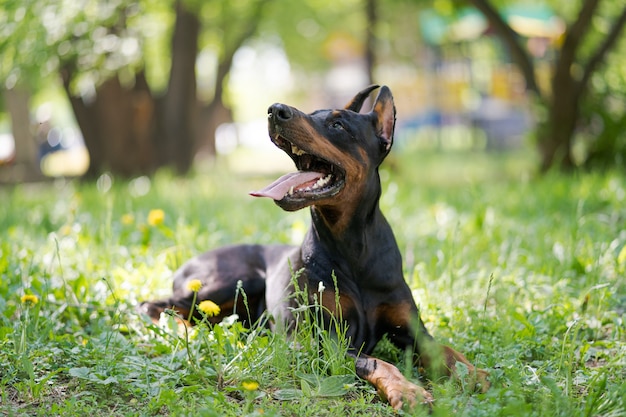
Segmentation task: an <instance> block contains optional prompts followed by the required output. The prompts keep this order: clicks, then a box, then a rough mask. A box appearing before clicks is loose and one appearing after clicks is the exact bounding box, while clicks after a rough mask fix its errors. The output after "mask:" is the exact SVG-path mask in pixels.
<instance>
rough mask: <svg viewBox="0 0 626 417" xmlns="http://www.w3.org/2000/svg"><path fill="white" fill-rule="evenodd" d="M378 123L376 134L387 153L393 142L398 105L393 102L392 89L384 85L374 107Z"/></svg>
mask: <svg viewBox="0 0 626 417" xmlns="http://www.w3.org/2000/svg"><path fill="white" fill-rule="evenodd" d="M372 114H373V115H374V121H375V123H376V134H377V135H378V138H379V139H380V141H381V147H382V150H383V152H384V153H385V154H387V153H388V152H389V150H390V149H391V145H392V143H393V130H394V128H395V125H396V106H395V105H394V104H393V96H392V95H391V90H389V88H388V87H387V86H386V85H384V86H382V88H381V89H380V92H379V93H378V97H376V101H375V102H374V108H373V109H372Z"/></svg>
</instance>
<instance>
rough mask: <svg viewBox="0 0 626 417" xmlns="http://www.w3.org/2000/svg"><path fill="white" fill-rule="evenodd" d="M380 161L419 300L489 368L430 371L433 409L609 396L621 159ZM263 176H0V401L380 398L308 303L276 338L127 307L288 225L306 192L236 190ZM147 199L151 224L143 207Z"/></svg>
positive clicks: (551, 407) (163, 403)
mask: <svg viewBox="0 0 626 417" xmlns="http://www.w3.org/2000/svg"><path fill="white" fill-rule="evenodd" d="M389 162H390V163H388V164H387V165H386V168H385V169H384V170H383V171H382V177H383V182H384V187H385V192H384V195H383V198H382V201H381V204H382V207H383V210H384V212H385V213H386V214H387V217H388V219H389V221H390V223H391V224H392V226H393V227H394V230H395V231H396V237H397V240H398V243H399V245H400V248H401V251H402V253H403V255H404V261H405V265H404V267H405V275H406V279H407V281H408V282H409V284H410V285H411V287H412V288H414V289H415V292H414V294H415V299H416V301H417V303H418V305H419V306H420V307H421V310H422V315H423V319H424V321H425V322H426V325H427V326H428V328H429V329H430V330H431V331H432V333H433V334H434V335H435V336H436V337H437V338H438V339H439V340H440V341H442V342H445V343H448V344H450V345H452V346H454V347H455V348H457V349H458V350H460V351H462V352H464V353H465V354H466V355H467V356H468V358H470V360H472V361H473V362H474V363H476V364H477V365H479V366H480V367H483V368H486V369H488V370H489V371H490V372H491V380H492V383H493V386H492V388H491V389H490V390H489V391H488V392H487V393H485V394H477V393H474V392H472V391H471V390H469V389H467V388H466V387H465V386H464V384H463V382H462V381H448V380H442V381H433V382H432V383H430V384H429V389H431V390H432V391H433V394H434V396H435V398H436V402H435V408H434V413H433V415H435V416H448V415H461V416H564V417H571V416H623V415H625V414H626V329H625V326H626V325H625V321H626V279H624V277H625V276H626V249H624V248H625V247H626V180H625V179H624V176H623V173H618V172H614V173H608V174H603V175H600V174H578V175H575V176H573V177H564V176H561V175H557V174H551V175H548V176H546V177H543V178H535V177H534V176H533V175H532V173H531V171H530V170H529V169H528V166H530V164H531V163H532V161H529V158H521V159H520V157H519V156H518V155H506V154H494V155H488V154H482V153H475V154H474V153H458V154H436V153H419V152H417V151H415V150H410V149H406V150H405V152H403V153H402V152H399V151H397V152H396V153H395V156H394V158H393V160H391V161H389ZM271 179H272V178H269V177H266V178H255V177H251V176H249V175H247V176H243V175H232V174H230V173H229V172H227V170H226V169H225V168H224V166H222V164H218V165H217V166H216V167H214V168H213V169H210V170H208V172H202V173H197V174H195V175H194V176H192V177H190V178H185V179H181V178H175V177H172V176H170V175H168V174H167V173H160V174H159V175H157V176H156V178H154V179H153V180H151V181H149V182H147V181H146V180H145V179H140V180H135V181H133V182H130V183H128V182H122V181H113V183H112V184H109V182H108V181H107V180H106V178H102V179H101V180H100V181H99V182H98V184H96V183H86V184H83V183H79V182H75V181H58V182H55V183H52V184H35V185H20V186H17V187H15V188H4V189H0V201H2V204H0V235H1V236H2V237H1V238H0V279H1V281H0V364H1V367H0V391H1V394H0V395H1V396H0V414H1V415H7V416H13V415H29V416H32V415H39V416H50V415H81V416H83V415H91V416H109V415H119V416H126V415H142V416H143V415H176V416H179V415H203V416H205V415H206V416H211V415H215V416H222V415H233V416H238V415H246V414H248V415H261V414H263V415H281V416H325V415H328V416H336V415H340V416H344V415H346V416H350V415H354V416H363V415H367V416H370V415H371V416H386V415H397V414H396V413H394V412H393V410H391V409H390V407H389V406H387V405H386V404H385V403H384V402H382V401H380V400H379V399H378V397H377V396H376V393H375V392H374V390H373V388H372V387H370V386H369V385H367V384H366V383H363V382H362V381H360V380H358V379H357V378H356V377H355V376H354V373H353V372H354V371H353V365H352V364H351V363H350V361H348V360H346V359H345V357H344V355H343V354H342V352H343V351H344V350H345V346H343V345H342V344H341V343H339V344H337V343H336V342H334V341H333V340H332V339H329V338H326V337H316V336H315V335H316V334H317V333H318V331H319V328H318V326H317V325H316V321H315V320H314V317H312V316H308V317H305V319H303V321H302V326H301V327H300V328H299V329H298V332H297V334H296V335H295V336H294V338H293V339H287V338H285V337H284V336H283V335H280V334H272V333H271V332H268V331H265V330H263V329H261V328H256V329H252V330H246V329H243V328H241V326H239V325H238V324H236V323H230V322H226V323H222V324H221V325H218V326H214V327H213V328H209V327H202V326H200V327H196V328H194V329H192V330H190V332H189V333H188V334H185V333H184V332H180V331H179V329H178V328H177V327H176V326H175V325H174V324H173V323H172V322H171V320H168V319H164V320H163V323H161V325H159V326H157V325H153V324H152V323H147V322H145V321H144V320H143V319H142V318H141V317H139V316H138V315H137V314H136V313H135V312H134V306H135V305H136V303H137V302H138V301H140V300H144V299H152V298H156V297H159V296H162V295H165V294H167V293H168V292H169V291H170V285H171V281H170V275H171V273H172V271H173V270H174V269H175V268H177V267H178V266H179V265H181V264H182V262H184V261H185V260H186V259H188V258H189V257H190V256H192V255H193V254H196V253H198V252H200V251H204V250H206V249H208V248H212V247H216V246H219V245H223V244H228V243H235V242H260V243H270V242H294V243H297V242H298V241H299V240H300V239H301V237H302V235H303V233H304V230H305V228H306V224H307V223H308V217H307V212H306V210H304V211H302V212H297V213H284V212H282V211H281V210H280V209H279V208H277V207H276V206H275V205H274V204H273V203H272V202H271V201H266V200H259V199H252V198H250V197H248V196H247V191H249V190H251V189H254V188H256V187H259V186H260V185H263V184H265V183H267V182H268V181H269V180H271ZM153 209H162V210H163V211H164V213H165V218H164V222H163V223H162V224H160V225H156V226H150V225H148V224H147V216H148V213H149V212H150V210H153ZM25 294H28V295H36V296H37V297H38V299H39V302H38V303H36V304H32V303H28V302H27V301H26V302H22V296H23V295H25ZM320 351H325V352H327V354H326V355H324V356H323V357H321V358H320V356H319V355H318V353H319V352H320ZM380 351H381V352H382V353H383V354H384V355H386V357H388V358H394V357H396V358H402V357H403V353H402V352H398V351H396V350H394V349H392V348H390V347H389V346H388V345H384V344H383V346H381V347H380ZM401 362H402V361H401ZM401 367H402V368H401V369H404V370H406V372H408V373H409V374H412V375H413V376H415V370H413V369H411V367H410V366H407V364H406V363H403V362H402V363H401ZM257 383H258V387H257V388H256V389H248V390H247V389H246V387H247V388H251V387H252V388H254V386H255V385H256V384H257ZM413 413H414V414H416V415H421V414H424V413H425V410H414V411H413ZM399 414H400V415H403V414H407V415H409V414H410V413H409V412H406V413H405V412H400V413H399Z"/></svg>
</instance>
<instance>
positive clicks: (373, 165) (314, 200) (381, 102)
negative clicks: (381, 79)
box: [251, 86, 396, 211]
mask: <svg viewBox="0 0 626 417" xmlns="http://www.w3.org/2000/svg"><path fill="white" fill-rule="evenodd" d="M376 88H378V86H370V87H368V88H366V89H364V90H363V91H361V92H359V93H358V94H357V95H356V96H355V97H354V98H353V99H352V100H351V101H350V102H349V103H348V104H347V105H346V106H345V108H343V109H335V110H317V111H314V112H313V113H311V114H305V113H303V112H301V111H299V110H298V109H296V108H294V107H290V106H287V105H285V104H279V103H276V104H273V105H272V106H270V108H269V109H268V125H269V126H268V129H269V135H270V138H271V139H272V142H274V144H276V146H278V147H279V148H280V149H282V150H283V151H284V152H285V153H287V155H289V156H290V157H291V159H293V161H294V163H295V164H296V168H297V169H298V171H297V172H294V173H291V174H287V175H284V176H282V177H281V178H279V179H277V180H276V181H274V182H273V183H272V184H270V185H269V186H267V187H265V188H264V189H262V190H259V191H255V192H252V193H251V195H254V196H260V197H270V198H272V199H274V201H275V202H276V204H278V205H279V206H280V207H281V208H283V209H284V210H288V211H294V210H299V209H301V208H304V207H307V206H311V205H315V206H317V207H338V206H342V205H343V206H345V205H346V204H349V203H350V202H351V201H357V200H358V198H359V196H360V195H362V194H363V193H364V191H366V190H365V188H366V186H367V184H370V183H372V182H375V183H376V184H379V183H380V180H379V179H378V166H379V165H380V163H381V162H382V161H383V159H384V158H385V156H387V154H388V153H389V150H390V149H391V145H392V143H393V131H394V126H395V118H396V111H395V107H394V104H393V97H392V95H391V91H390V90H389V88H387V87H386V86H383V87H382V88H381V89H380V92H379V93H378V97H377V98H376V101H375V103H374V106H373V108H372V110H371V111H370V112H369V113H359V111H360V110H361V107H362V106H363V102H364V101H365V99H366V98H367V97H368V95H369V94H370V93H371V92H372V91H373V90H375V89H376ZM377 192H379V190H378V191H377Z"/></svg>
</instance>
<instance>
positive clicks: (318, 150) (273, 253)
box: [141, 86, 489, 408]
mask: <svg viewBox="0 0 626 417" xmlns="http://www.w3.org/2000/svg"><path fill="white" fill-rule="evenodd" d="M376 88H378V86H371V87H369V88H366V89H364V90H363V91H361V92H359V93H358V94H357V95H356V96H355V97H354V98H353V99H352V101H351V102H350V103H348V105H347V106H346V107H345V108H343V109H337V110H317V111H315V112H313V113H311V114H305V113H303V112H301V111H299V110H297V109H295V108H293V107H290V106H287V105H284V104H273V105H272V106H271V107H270V108H269V110H268V124H269V135H270V138H271V140H272V141H273V142H274V144H275V145H276V146H277V147H279V148H280V149H281V150H283V151H284V152H286V153H287V154H288V155H289V156H290V157H291V159H293V161H294V163H295V165H296V167H297V172H294V173H291V174H287V175H284V176H282V177H281V178H279V179H278V180H276V181H274V182H273V183H272V184H270V185H269V186H267V187H265V188H264V189H262V190H259V191H256V192H253V193H251V194H252V195H254V196H260V197H269V198H272V199H273V200H274V201H275V202H276V204H277V205H278V206H279V207H281V208H282V209H283V210H287V211H294V210H300V209H302V208H305V207H310V211H311V219H312V221H311V227H310V229H309V230H308V232H307V234H306V236H305V238H304V241H303V243H302V245H300V246H287V245H283V246H279V245H275V246H274V245H236V246H229V247H224V248H219V249H216V250H212V251H209V252H206V253H204V254H202V255H199V256H197V257H195V258H193V259H191V260H190V261H188V262H187V263H186V264H185V265H183V266H182V267H181V268H180V269H179V270H178V271H177V272H176V274H175V276H174V284H173V287H174V288H173V289H174V292H173V295H172V297H170V298H168V299H165V300H160V301H153V302H146V303H143V304H142V306H141V309H142V310H143V311H144V312H145V313H147V314H148V315H149V316H151V317H152V318H154V319H158V318H159V316H160V314H161V312H163V311H164V310H165V309H174V310H177V311H178V312H180V314H181V315H182V316H183V317H187V315H188V314H189V311H190V307H191V303H192V302H193V301H192V300H193V294H192V292H191V291H190V290H189V289H188V288H187V285H186V284H187V283H188V282H189V280H192V279H199V280H201V281H202V284H203V285H202V288H201V289H200V291H199V293H198V295H197V299H196V302H200V301H202V300H211V301H213V302H215V303H217V304H218V305H219V306H220V308H221V313H220V315H219V316H217V317H214V318H213V319H214V320H215V321H216V322H218V321H220V320H221V319H222V318H223V317H225V316H227V315H230V314H232V312H233V310H234V309H236V311H237V312H238V313H240V314H241V312H243V311H248V315H249V317H246V318H245V319H246V321H247V322H248V323H253V322H255V321H256V320H258V319H259V318H260V317H261V315H262V314H263V313H264V312H265V311H267V312H269V314H270V315H271V317H273V320H274V322H273V325H277V324H278V323H282V324H285V325H287V326H289V323H291V322H292V321H293V320H295V319H294V316H293V314H292V311H293V308H294V307H296V305H295V303H296V302H297V300H294V297H293V296H291V295H292V294H293V292H294V284H293V283H294V281H293V280H292V277H293V276H294V274H293V272H294V271H298V272H299V273H298V274H295V276H297V283H298V285H299V286H300V288H308V291H309V293H310V297H311V299H313V297H314V295H316V294H318V290H320V289H323V292H322V296H321V302H322V304H323V305H324V307H325V308H326V310H327V311H328V314H334V315H335V316H336V317H339V314H336V313H337V309H338V308H340V309H341V317H342V319H343V320H344V321H345V324H346V325H347V336H348V337H349V341H350V344H351V348H352V349H353V350H352V352H351V355H352V356H354V359H355V365H356V372H357V374H358V375H359V376H360V377H361V378H364V379H365V380H367V381H369V382H370V383H372V384H373V385H374V386H375V387H376V389H377V390H378V392H379V393H380V395H381V396H382V397H383V398H385V399H387V400H388V401H389V403H390V404H391V405H392V406H393V407H394V408H401V407H402V406H403V404H409V405H413V404H416V403H430V402H432V396H431V394H430V393H429V392H428V391H426V390H425V389H424V388H422V387H420V386H419V385H416V384H414V383H413V382H410V381H409V380H408V379H407V378H405V377H404V376H403V375H402V373H401V372H400V371H399V370H398V368H396V366H394V365H392V364H390V363H387V362H384V361H382V360H380V359H377V358H374V357H371V356H369V355H370V354H371V352H372V351H373V349H374V347H375V346H376V344H377V343H378V342H379V341H380V340H381V338H382V337H383V335H387V337H388V338H389V340H390V341H391V342H393V343H394V344H395V345H397V346H398V347H400V348H402V349H412V350H413V352H414V358H415V362H416V364H419V365H420V366H422V367H424V368H425V369H427V370H429V372H431V373H432V374H431V377H432V376H437V375H441V374H445V375H451V376H454V375H456V368H457V364H458V363H459V362H460V363H463V364H465V366H466V367H467V369H468V370H469V375H473V378H474V380H475V381H476V382H477V383H478V385H479V386H480V387H481V388H482V389H483V390H485V389H487V387H488V386H489V382H488V381H487V373H486V372H485V371H483V370H480V369H477V368H475V367H474V366H473V365H472V364H470V363H469V361H468V360H467V359H466V358H465V357H464V356H463V355H462V354H461V353H459V352H457V351H455V350H453V349H452V348H450V347H447V346H444V345H441V344H439V343H437V342H435V341H434V340H433V338H432V337H431V335H430V334H429V333H428V331H427V330H426V328H425V327H424V324H423V322H422V320H421V319H420V316H419V311H418V309H417V307H416V305H415V302H414V300H413V296H412V294H411V290H410V288H409V286H408V285H407V284H406V282H405V281H404V277H403V271H402V258H401V255H400V251H399V249H398V245H397V243H396V239H395V237H394V234H393V231H392V230H391V227H390V226H389V223H387V220H386V219H385V217H384V216H383V214H382V212H381V211H380V208H379V204H378V202H379V198H380V195H381V183H380V178H379V174H378V167H379V165H380V164H381V162H382V161H383V159H385V157H386V156H387V154H388V153H389V151H390V149H391V145H392V141H393V133H394V126H395V118H396V111H395V106H394V103H393V97H392V95H391V91H390V90H389V89H388V88H387V87H382V88H381V89H380V92H379V94H378V96H377V98H376V100H375V103H374V106H373V109H372V111H370V112H369V113H360V110H361V107H362V105H363V102H364V101H365V99H366V98H367V97H368V95H369V94H370V93H371V92H372V91H373V90H374V89H376ZM335 282H336V285H335ZM320 283H321V285H320ZM238 285H239V286H240V288H242V289H243V290H244V291H245V293H246V295H247V304H248V306H247V307H248V309H247V310H246V309H245V307H244V305H243V304H241V303H242V301H241V297H239V298H238V300H239V301H237V303H238V304H241V305H235V302H236V301H235V292H236V290H237V286H238ZM335 290H338V292H339V303H338V305H337V303H336V299H335Z"/></svg>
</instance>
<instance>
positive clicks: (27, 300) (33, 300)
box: [21, 294, 39, 305]
mask: <svg viewBox="0 0 626 417" xmlns="http://www.w3.org/2000/svg"><path fill="white" fill-rule="evenodd" d="M21 300H22V304H33V305H34V304H37V303H38V302H39V297H37V296H36V295H32V294H24V295H23V296H22V297H21Z"/></svg>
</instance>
